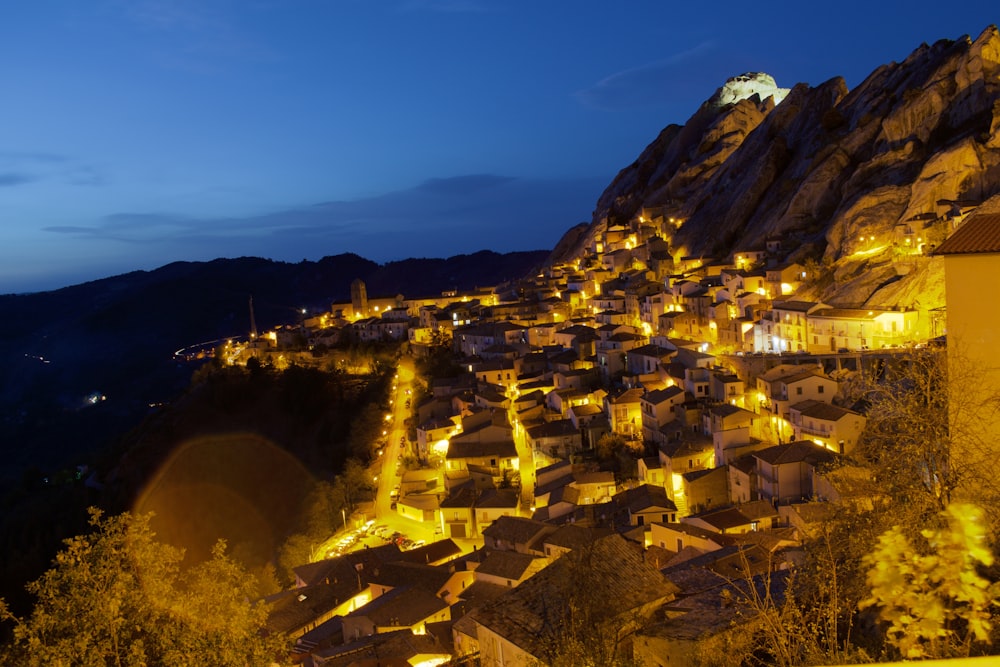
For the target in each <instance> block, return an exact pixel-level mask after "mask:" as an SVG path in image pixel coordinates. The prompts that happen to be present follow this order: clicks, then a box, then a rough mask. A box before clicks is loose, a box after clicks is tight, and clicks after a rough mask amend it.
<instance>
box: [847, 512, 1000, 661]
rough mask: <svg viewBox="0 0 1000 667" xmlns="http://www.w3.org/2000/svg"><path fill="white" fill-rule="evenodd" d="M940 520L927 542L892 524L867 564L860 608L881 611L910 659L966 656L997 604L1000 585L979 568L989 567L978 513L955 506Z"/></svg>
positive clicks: (981, 639) (984, 634) (983, 636)
mask: <svg viewBox="0 0 1000 667" xmlns="http://www.w3.org/2000/svg"><path fill="white" fill-rule="evenodd" d="M940 516H941V518H942V520H943V525H941V526H939V527H936V528H932V529H926V530H923V531H921V535H922V537H923V538H924V540H925V544H924V545H919V544H914V543H913V542H912V541H911V540H910V539H909V538H908V537H907V536H906V534H905V533H904V532H903V531H902V530H901V529H900V528H899V527H894V528H892V529H890V530H888V531H886V532H885V533H883V534H882V536H881V537H880V538H879V542H878V546H877V547H876V548H875V550H874V551H872V553H871V554H869V555H868V556H867V557H866V558H865V559H864V563H865V565H866V566H867V567H868V568H869V569H868V577H867V581H868V584H869V585H870V586H871V596H870V597H869V598H868V599H866V600H864V601H862V603H861V606H862V607H877V608H878V610H879V618H880V619H881V620H882V621H883V622H885V623H886V624H887V625H888V629H887V631H886V633H887V635H888V638H889V641H890V643H891V644H892V645H893V646H894V647H895V648H896V649H897V650H898V651H899V652H900V654H901V655H902V656H903V657H904V658H907V659H913V658H928V657H930V658H945V657H956V656H969V655H970V653H971V652H972V650H973V648H974V647H975V646H977V645H979V646H982V645H983V644H984V643H985V642H987V641H989V637H990V630H991V629H992V621H991V610H992V609H993V608H995V607H997V606H1000V582H992V583H991V582H990V581H989V580H988V579H986V578H985V577H983V576H982V575H981V574H980V573H979V571H978V568H979V567H980V566H987V567H988V566H990V565H992V564H993V554H992V552H991V551H990V545H989V544H988V541H987V530H986V521H985V517H984V516H983V512H982V510H981V509H980V508H978V507H976V506H974V505H967V504H964V503H954V504H952V505H949V506H948V508H947V509H946V510H944V511H942V512H941V514H940ZM921 547H922V548H921Z"/></svg>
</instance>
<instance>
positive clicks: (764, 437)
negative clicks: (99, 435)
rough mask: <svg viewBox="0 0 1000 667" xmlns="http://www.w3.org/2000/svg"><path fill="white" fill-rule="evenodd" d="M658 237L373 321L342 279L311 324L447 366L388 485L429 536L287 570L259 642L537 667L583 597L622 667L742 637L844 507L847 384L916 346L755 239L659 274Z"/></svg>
mask: <svg viewBox="0 0 1000 667" xmlns="http://www.w3.org/2000/svg"><path fill="white" fill-rule="evenodd" d="M675 224H676V223H675V221H672V220H670V219H666V218H665V217H664V214H663V213H662V212H657V211H650V210H645V211H643V213H642V215H640V216H638V217H637V218H636V219H635V220H633V221H632V222H631V223H630V224H629V225H618V226H610V227H608V228H607V229H606V231H604V232H603V233H602V234H600V235H598V236H596V237H595V238H594V239H593V240H592V241H591V242H590V244H589V246H588V247H587V248H586V249H585V251H584V252H583V254H582V256H581V257H580V258H578V259H576V260H573V261H572V262H569V263H566V264H563V265H558V266H553V267H551V268H549V269H547V270H546V271H545V272H543V273H542V274H540V275H538V276H535V277H533V278H531V279H529V280H524V281H519V282H516V283H511V284H506V285H501V286H498V287H497V288H495V289H492V290H488V291H480V292H477V293H470V294H458V293H451V294H446V295H442V297H441V298H436V299H420V300H406V299H404V298H403V297H401V296H399V297H395V298H393V299H387V300H382V301H379V300H373V299H369V298H368V297H367V295H366V294H365V290H364V285H363V284H360V281H356V282H355V284H354V286H353V287H352V303H351V304H340V305H337V306H335V307H334V311H333V313H332V314H330V315H328V316H325V317H327V318H328V319H327V320H324V322H323V324H324V325H325V327H324V326H319V323H318V322H315V321H314V322H312V323H311V325H310V327H309V330H310V337H312V336H320V335H322V332H323V330H324V328H332V329H334V330H337V331H341V332H342V331H344V330H351V331H353V333H352V334H351V335H352V336H355V337H356V338H357V339H360V340H373V339H379V340H387V339H392V340H404V339H405V340H406V341H407V342H408V343H409V350H410V353H411V354H413V355H414V356H420V355H423V354H428V353H429V352H430V351H431V349H432V348H433V347H434V346H441V345H443V344H444V345H450V348H451V352H452V353H453V354H454V355H455V358H456V360H457V361H458V362H459V363H460V364H461V367H462V369H463V371H464V372H463V373H462V374H460V375H457V376H455V377H449V378H439V379H435V380H434V381H433V382H432V383H431V384H430V385H429V387H428V392H427V394H426V395H425V396H424V397H422V399H421V400H419V401H417V402H416V403H415V404H414V405H413V407H412V410H413V423H414V425H415V433H416V438H415V441H414V442H413V443H412V444H411V446H412V447H413V451H412V454H414V455H415V457H416V458H417V459H419V460H420V461H423V462H425V463H426V464H427V466H426V467H425V468H424V469H421V470H412V471H408V472H406V473H404V475H403V481H402V484H401V493H400V496H399V498H398V503H397V507H396V511H397V512H398V513H399V514H401V515H402V516H405V517H407V518H409V519H412V520H414V521H419V522H425V523H430V524H433V525H434V526H435V527H437V528H438V529H440V530H439V532H440V533H441V534H442V539H441V540H440V541H438V542H435V543H432V544H429V545H427V546H425V547H421V548H420V549H416V550H413V551H407V552H400V551H399V550H398V549H397V548H396V547H394V546H392V545H390V546H388V547H385V548H379V549H370V550H366V551H364V552H362V553H361V554H360V555H358V554H348V555H345V556H341V557H338V558H335V559H331V560H328V561H322V562H319V563H312V564H309V565H304V566H302V567H301V568H300V572H299V580H300V581H299V583H300V586H299V587H298V588H297V589H295V590H293V591H289V592H285V593H283V594H281V596H279V597H280V600H278V601H276V602H275V605H280V606H281V607H280V608H281V609H285V610H286V611H283V612H282V614H276V615H274V616H273V618H275V619H278V618H281V619H286V620H284V621H282V623H281V624H280V625H279V626H276V627H275V629H276V630H280V631H282V632H287V633H290V634H292V635H293V636H295V637H298V638H299V649H300V650H301V651H302V652H303V654H304V655H308V656H309V657H308V659H309V660H312V661H313V664H322V665H349V664H361V662H363V660H366V659H371V658H373V657H375V658H377V659H385V658H388V657H390V656H393V657H398V658H400V659H402V660H407V661H409V662H410V664H438V662H443V661H445V660H450V659H452V658H454V657H456V656H473V655H474V656H477V659H478V660H479V664H483V665H528V664H544V663H545V662H546V660H547V658H548V657H549V656H551V655H553V652H554V651H558V650H559V649H558V647H559V646H560V641H562V640H563V639H565V632H566V630H565V628H566V627H567V625H566V624H567V623H571V621H572V619H568V618H563V617H562V616H560V615H563V616H564V615H565V614H566V613H567V612H566V609H568V608H570V607H571V606H572V605H569V603H568V601H571V600H574V602H573V604H575V605H579V604H583V602H580V601H578V600H576V598H574V597H573V596H575V595H579V588H580V586H571V585H568V584H567V582H568V581H584V580H585V581H587V582H588V587H589V589H590V590H591V592H593V594H594V595H595V596H598V597H599V598H600V603H601V604H602V605H603V607H602V609H603V610H602V612H601V613H600V614H598V616H595V618H597V617H600V618H601V619H603V620H602V621H601V622H602V623H603V622H606V623H609V624H611V625H613V626H615V627H617V628H618V631H620V632H623V633H625V634H627V635H628V636H629V637H630V638H631V639H630V641H629V642H628V643H627V645H628V646H629V647H630V650H631V651H632V655H633V657H635V658H636V659H637V660H639V661H641V662H642V663H643V664H648V665H665V664H684V662H685V660H686V658H685V657H684V656H690V655H691V652H692V651H695V650H696V645H697V643H698V641H699V640H700V639H703V638H704V637H706V636H715V635H723V634H725V633H727V632H731V631H733V629H734V628H735V627H736V626H737V625H739V624H742V623H753V622H754V619H753V615H752V614H747V613H743V614H741V615H738V614H736V613H735V608H736V606H737V605H733V604H732V600H733V599H735V598H736V597H739V596H743V595H745V594H746V588H745V587H746V586H747V585H750V586H753V585H757V584H755V583H753V582H755V581H757V582H758V583H759V581H761V578H766V580H767V581H768V585H780V584H781V581H783V578H782V577H783V575H782V573H784V572H787V570H788V568H789V567H790V566H791V564H792V563H794V562H795V561H796V558H797V555H798V553H799V551H800V550H801V549H802V546H803V542H804V541H805V540H807V539H808V536H809V534H810V531H811V530H812V529H813V528H814V527H815V526H816V525H817V523H818V522H820V521H822V520H823V518H824V517H826V516H829V514H830V512H832V511H834V510H833V507H835V504H836V503H838V502H844V501H846V500H850V498H848V497H847V496H846V494H847V493H848V491H847V490H846V489H851V493H856V492H857V489H858V488H860V487H859V485H858V484H857V483H856V482H857V480H856V479H855V480H852V483H851V484H842V482H841V481H840V480H842V479H844V477H843V475H845V472H844V471H845V470H852V469H851V468H850V467H849V466H848V467H847V468H845V467H843V466H841V467H839V472H838V473H836V474H830V473H828V471H829V470H830V469H832V468H833V466H831V465H830V464H832V463H836V462H841V463H842V462H843V461H844V457H847V456H849V455H850V454H851V452H852V449H853V448H854V447H855V446H856V444H857V442H858V439H859V437H860V436H861V434H862V431H863V430H864V428H865V422H866V418H865V416H864V414H863V413H862V411H860V410H857V409H852V407H851V406H845V405H841V404H839V403H838V402H837V398H838V396H839V395H840V391H839V390H840V382H841V381H842V379H843V377H844V372H845V369H846V368H848V367H849V368H851V369H854V370H858V369H860V368H861V364H862V363H864V361H863V360H864V359H870V358H874V357H876V356H877V355H878V354H889V353H891V352H892V348H894V347H896V346H910V345H913V344H916V343H922V342H924V341H926V340H927V339H928V338H929V337H930V335H931V334H932V333H935V332H934V330H933V326H932V323H930V322H928V321H922V320H921V319H920V317H919V316H918V313H917V312H916V311H910V310H905V309H892V310H864V309H860V310H859V309H844V308H833V307H830V306H828V305H825V304H822V303H814V302H806V301H802V300H798V299H796V289H797V288H798V287H799V286H800V284H801V283H802V282H803V281H805V280H808V278H809V276H808V275H806V270H805V268H804V267H803V266H801V265H798V264H794V263H791V264H790V263H786V262H783V261H782V259H781V257H782V255H781V252H782V248H781V244H780V242H779V241H777V240H770V241H768V242H767V244H766V247H764V248H760V249H756V248H747V249H743V250H740V251H738V252H736V253H735V254H734V256H733V257H731V258H729V260H728V261H725V262H716V261H710V260H707V259H704V258H698V259H695V258H690V257H684V256H680V255H679V254H677V253H674V252H672V251H671V248H670V246H669V243H668V241H667V240H665V239H666V238H668V236H669V229H670V228H671V227H672V226H673V225H675ZM331 322H336V325H335V326H330V323H331ZM869 348H870V349H871V351H868V350H869ZM882 348H889V349H887V350H884V351H882ZM862 351H864V352H862ZM789 352H791V353H792V354H781V353H789ZM796 352H801V353H802V354H795V353H796ZM753 353H765V354H753ZM766 353H771V354H766ZM850 360H852V361H850ZM848 361H850V363H848ZM852 364H853V365H852ZM608 460H616V461H617V462H618V466H617V468H616V469H614V470H612V469H608V468H607V466H604V467H603V468H602V466H601V465H600V464H599V463H600V462H601V461H605V462H607V461H608ZM838 475H840V476H839V477H838ZM861 477H863V474H861ZM861 486H863V485H861ZM842 487H844V488H842ZM463 547H464V548H463ZM469 548H471V549H472V550H471V551H469ZM583 570H586V572H587V574H586V575H585V576H584V574H581V572H582V571H583ZM588 577H589V578H588ZM754 577H757V579H756V580H755V579H754ZM738 580H741V581H743V582H744V583H743V584H740V583H739V581H738ZM747 582H750V583H747ZM591 584H592V586H591ZM741 586H742V588H741ZM560 601H563V602H566V604H562V603H561V602H560ZM275 608H276V609H277V608H278V606H276V607H275ZM574 608H578V607H574ZM275 623H277V621H275ZM560 628H561V629H560ZM626 630H627V631H626ZM668 656H669V657H668ZM352 661H353V662H352ZM359 661H361V662H359Z"/></svg>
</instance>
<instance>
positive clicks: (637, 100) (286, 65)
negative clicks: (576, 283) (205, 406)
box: [0, 0, 997, 293]
mask: <svg viewBox="0 0 1000 667" xmlns="http://www.w3.org/2000/svg"><path fill="white" fill-rule="evenodd" d="M890 4H891V5H892V6H886V5H890ZM996 16H997V12H996V11H995V3H992V2H991V3H987V2H979V1H973V2H963V3H961V4H960V5H957V4H954V3H951V4H949V3H940V2H934V3H931V2H922V1H917V2H908V3H872V2H866V3H861V2H851V1H848V2H838V3H803V2H800V1H796V2H770V3H757V4H753V3H745V2H741V3H736V2H726V1H717V2H712V3H691V4H687V5H683V6H681V5H678V4H677V3H673V2H666V1H664V0H655V1H654V0H635V1H626V2H623V3H612V2H595V1H590V0H574V1H560V0H32V1H31V2H6V3H3V5H2V6H0V58H2V61H3V66H2V67H0V128H2V129H0V293H9V292H21V291H37V290H44V289H53V288H57V287H61V286H65V285H69V284H75V283H78V282H82V281H85V280H91V279H95V278H101V277H106V276H110V275H115V274H118V273H123V272H126V271H131V270H135V269H153V268H156V267H158V266H161V265H163V264H166V263H169V262H171V261H175V260H192V261H202V260H210V259H214V258H216V257H239V256H245V255H252V256H260V257H269V258H272V259H276V260H282V261H292V262H297V261H300V260H302V259H309V260H316V259H319V258H321V257H323V256H326V255H335V254H339V253H342V252H356V253H358V254H360V255H362V256H365V257H368V258H370V259H373V260H375V261H378V262H385V261H390V260H395V259H403V258H406V257H446V256H450V255H454V254H459V253H467V252H475V251H476V250H480V249H484V248H488V249H493V250H497V251H501V252H503V251H511V250H535V249H548V248H551V247H552V246H553V245H554V244H555V243H556V241H557V240H558V239H559V237H560V236H561V235H562V233H563V232H564V231H565V230H566V229H568V228H569V227H571V226H572V225H574V224H576V223H579V222H584V221H589V220H590V215H591V212H592V210H593V208H594V204H595V203H596V201H597V198H598V196H599V195H600V193H601V191H602V190H603V188H604V187H605V186H606V185H607V184H608V183H610V181H611V179H612V178H613V177H614V175H615V174H616V173H617V172H618V170H619V169H621V168H623V167H625V166H627V165H628V164H629V163H630V162H632V161H633V160H634V159H635V158H636V157H637V156H638V155H639V153H640V152H641V151H642V149H643V148H644V147H645V146H646V145H647V144H648V143H649V142H650V141H652V140H653V139H654V138H655V137H656V135H657V134H658V133H659V131H660V130H661V129H662V128H663V127H665V126H666V125H668V124H670V123H683V122H684V121H686V120H687V118H688V117H690V116H691V115H692V114H693V113H694V112H695V111H696V110H697V108H698V105H699V104H700V103H701V102H702V101H704V100H705V99H707V98H708V97H709V96H710V95H711V94H712V93H713V91H714V90H715V89H716V88H717V87H718V86H720V85H721V84H722V83H723V82H724V81H725V80H726V78H728V77H730V76H734V75H737V74H741V73H743V72H748V71H764V72H767V73H769V74H771V75H772V76H774V78H775V79H776V80H777V83H778V85H780V86H783V87H791V86H792V85H794V84H796V83H799V82H805V83H809V84H812V85H816V84H819V83H822V82H823V81H825V80H827V79H829V78H831V77H833V76H843V77H844V78H845V79H846V80H847V83H848V85H849V86H854V85H857V84H858V83H860V82H861V80H863V78H864V77H865V76H867V74H869V73H870V72H871V71H872V70H874V69H875V68H876V67H878V66H879V65H881V64H884V63H886V62H890V61H900V60H903V59H904V58H905V57H906V56H907V55H908V54H909V53H910V52H911V51H912V50H913V49H914V48H916V47H917V46H919V44H920V43H921V42H928V43H931V42H934V41H936V40H938V39H957V38H959V37H961V36H962V35H965V34H970V35H972V37H975V36H977V35H978V34H979V33H980V32H981V31H982V30H983V29H984V28H986V27H987V26H988V25H989V24H991V23H994V22H996V21H997V18H996Z"/></svg>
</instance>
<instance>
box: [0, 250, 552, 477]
mask: <svg viewBox="0 0 1000 667" xmlns="http://www.w3.org/2000/svg"><path fill="white" fill-rule="evenodd" d="M547 255H548V251H534V252H515V253H507V254H499V253H494V252H490V251H481V252H477V253H474V254H470V255H456V256H454V257H450V258H447V259H408V260H402V261H397V262H390V263H387V264H383V265H380V264H377V263H375V262H372V261H370V260H367V259H365V258H363V257H359V256H358V255H354V254H342V255H336V256H332V257H326V258H323V259H321V260H319V261H316V262H310V261H303V262H299V263H297V264H291V263H285V262H275V261H271V260H267V259H260V258H254V257H243V258H238V259H217V260H214V261H211V262H174V263H172V264H168V265H166V266H163V267H161V268H159V269H156V270H153V271H136V272H132V273H127V274H123V275H119V276H114V277H109V278H103V279H101V280H95V281H91V282H87V283H83V284H80V285H74V286H71V287H66V288H63V289H59V290H54V291H50V292H40V293H35V294H22V295H5V296H0V355H2V358H3V359H5V363H4V364H3V365H2V366H0V404H2V405H3V406H4V414H3V418H2V420H0V451H2V455H3V456H2V459H0V460H2V463H0V479H10V478H11V477H12V476H19V475H20V474H21V471H22V470H24V469H25V468H27V467H29V466H33V467H36V468H38V469H39V470H42V471H48V470H50V469H51V468H53V467H55V466H64V465H70V466H72V465H76V464H82V463H86V462H87V453H88V452H91V451H93V450H94V448H96V447H99V446H100V445H101V444H102V443H104V442H106V441H107V440H108V439H109V438H113V437H115V436H116V435H118V434H121V433H122V432H124V431H125V430H127V429H129V428H131V427H132V426H134V425H135V424H136V423H137V422H138V420H139V419H141V417H142V415H144V414H145V413H147V412H148V411H149V407H148V406H149V404H150V403H159V402H163V401H167V400H170V399H171V397H172V396H174V395H176V394H177V393H178V392H179V391H181V390H182V389H183V388H184V387H185V386H186V385H187V382H188V380H189V378H190V374H191V371H192V368H191V367H190V366H188V365H182V364H178V363H176V362H175V361H174V360H173V358H172V355H173V352H174V351H175V350H177V349H179V348H182V347H185V346H188V345H193V344H196V343H200V342H204V341H211V340H215V339H222V338H226V337H235V336H246V335H247V334H248V332H249V331H250V313H249V300H250V297H251V296H253V300H254V314H255V319H256V323H257V326H258V327H259V328H260V329H261V330H264V329H267V328H270V327H273V326H275V325H277V324H282V323H294V322H296V321H298V318H299V317H300V314H299V313H300V311H301V309H302V308H306V309H307V310H308V311H309V312H323V311H326V310H328V309H329V307H330V304H331V303H335V302H346V301H349V300H350V283H351V281H352V280H354V279H355V278H361V279H362V280H364V281H365V283H366V284H367V287H368V294H369V295H370V296H394V295H396V294H399V293H402V294H403V295H404V296H406V297H418V296H429V295H439V294H441V292H442V291H445V290H454V289H458V290H465V289H472V288H474V287H477V286H485V285H493V284H496V283H499V282H502V281H504V280H508V279H516V278H520V277H522V276H524V275H526V274H528V273H529V272H531V271H532V270H534V269H535V268H536V267H537V266H538V265H540V264H541V263H542V261H543V260H544V259H545V258H546V256H547ZM101 396H106V397H107V400H101V398H100V397H101ZM88 397H90V398H91V400H89V401H88V400H87V399H88Z"/></svg>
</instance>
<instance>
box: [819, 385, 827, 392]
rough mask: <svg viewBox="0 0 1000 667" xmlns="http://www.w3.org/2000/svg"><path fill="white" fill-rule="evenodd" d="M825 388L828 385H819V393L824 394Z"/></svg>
mask: <svg viewBox="0 0 1000 667" xmlns="http://www.w3.org/2000/svg"><path fill="white" fill-rule="evenodd" d="M825 388H826V387H824V386H823V385H820V386H819V388H818V389H817V393H820V394H822V393H823V390H824V389H825Z"/></svg>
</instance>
